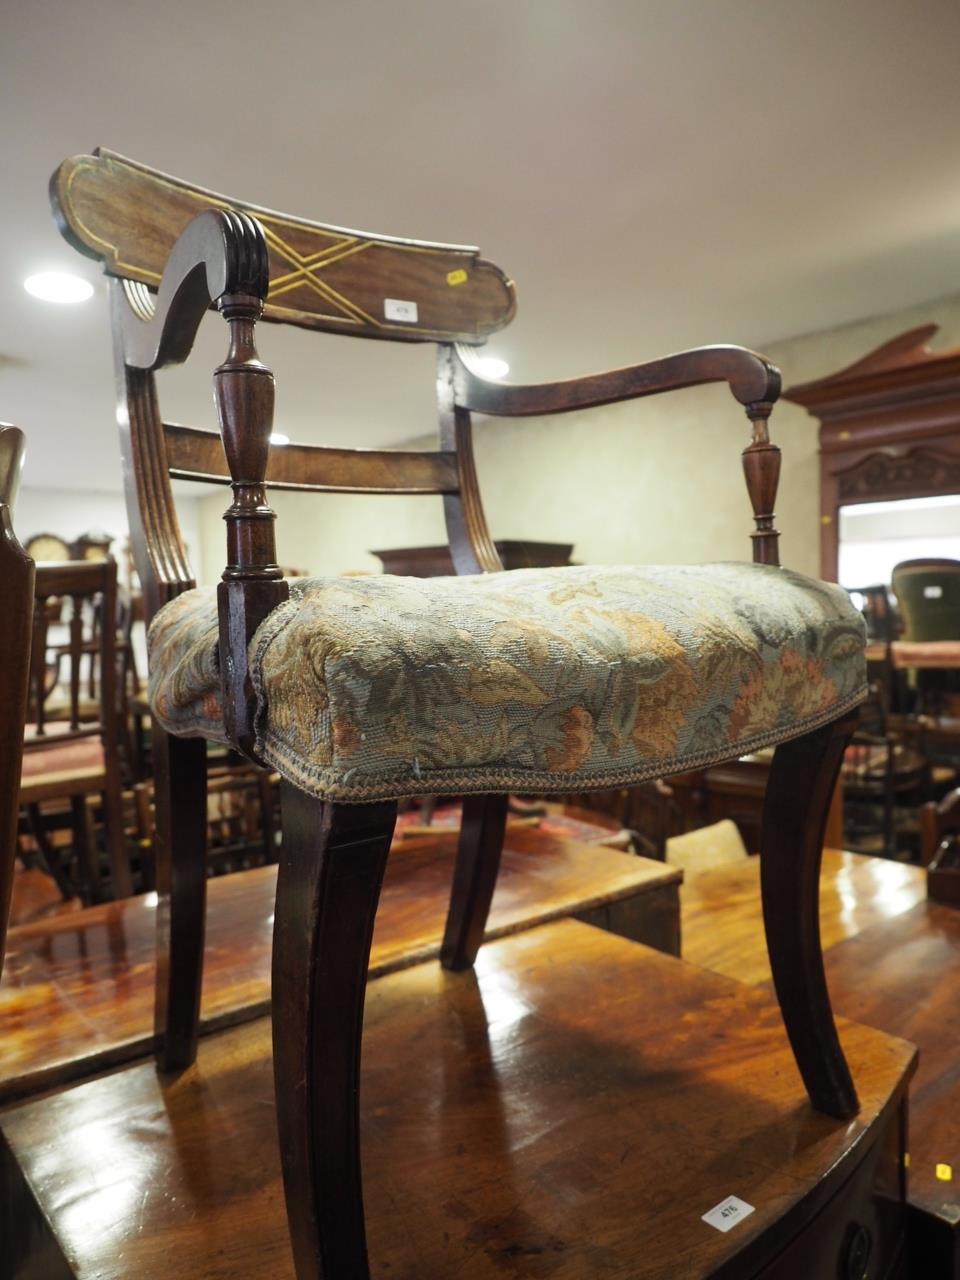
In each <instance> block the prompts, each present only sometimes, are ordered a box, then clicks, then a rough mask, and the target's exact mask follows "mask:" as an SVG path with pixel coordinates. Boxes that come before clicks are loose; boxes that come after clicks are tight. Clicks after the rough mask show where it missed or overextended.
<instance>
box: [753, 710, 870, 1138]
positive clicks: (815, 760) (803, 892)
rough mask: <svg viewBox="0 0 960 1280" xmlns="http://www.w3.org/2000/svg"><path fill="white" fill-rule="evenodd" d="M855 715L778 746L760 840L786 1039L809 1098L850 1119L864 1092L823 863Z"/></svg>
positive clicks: (768, 931) (768, 929) (770, 948)
mask: <svg viewBox="0 0 960 1280" xmlns="http://www.w3.org/2000/svg"><path fill="white" fill-rule="evenodd" d="M855 723H856V716H855V715H854V716H845V717H844V718H843V719H841V720H837V721H834V722H833V723H832V724H828V725H826V726H825V727H824V728H822V729H817V730H815V731H814V732H812V733H808V734H806V735H805V736H804V737H802V738H796V739H794V741H792V742H786V743H784V744H782V745H781V746H779V747H778V748H777V750H776V754H775V756H774V759H773V764H772V766H771V769H770V779H769V782H768V783H767V794H766V798H765V801H764V806H763V828H762V833H761V838H760V843H761V849H760V857H761V864H760V883H761V893H762V897H763V922H764V928H765V930H766V936H767V949H768V951H769V955H770V967H771V969H772V971H773V981H774V985H775V987H776V991H777V997H778V999H779V1001H780V1009H781V1011H782V1013H783V1020H784V1023H785V1025H786V1029H787V1035H788V1036H789V1038H790V1044H791V1045H792V1047H793V1053H794V1056H795V1058H796V1060H797V1066H798V1067H799V1068H800V1074H801V1076H802V1077H803V1083H804V1085H805V1086H806V1089H807V1093H808V1094H809V1096H810V1101H811V1103H812V1104H813V1106H814V1107H816V1109H817V1110H818V1111H823V1112H826V1114H827V1115H831V1116H837V1117H838V1118H840V1119H849V1117H850V1116H853V1115H855V1114H856V1112H857V1110H858V1109H859V1105H860V1104H859V1102H858V1100H857V1093H856V1090H855V1088H854V1085H853V1080H852V1079H851V1076H850V1069H849V1067H848V1066H847V1061H846V1058H845V1057H844V1055H843V1050H842V1049H841V1047H840V1041H839V1038H838V1036H837V1029H836V1026H835V1025H834V1021H833V1011H832V1009H831V1007H830V996H829V993H828V991H827V983H826V978H825V976H824V971H823V951H822V948H821V945H820V913H819V890H820V862H821V857H822V854H823V835H824V831H825V829H826V822H827V811H828V810H829V807H830V800H831V797H832V795H833V789H834V786H835V784H836V780H837V774H838V773H839V770H840V764H841V762H842V760H843V753H844V749H845V748H846V746H847V743H848V742H849V741H850V737H851V734H852V733H853V728H854V725H855Z"/></svg>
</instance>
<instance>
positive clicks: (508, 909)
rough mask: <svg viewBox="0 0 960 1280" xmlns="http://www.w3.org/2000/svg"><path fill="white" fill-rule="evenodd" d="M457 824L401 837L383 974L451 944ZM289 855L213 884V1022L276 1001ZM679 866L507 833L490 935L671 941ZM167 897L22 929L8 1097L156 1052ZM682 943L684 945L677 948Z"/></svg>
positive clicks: (9, 1024)
mask: <svg viewBox="0 0 960 1280" xmlns="http://www.w3.org/2000/svg"><path fill="white" fill-rule="evenodd" d="M455 848H456V832H451V833H450V834H449V835H447V836H445V837H444V838H442V839H439V840H437V839H427V840H410V841H404V842H403V843H402V844H398V845H396V846H395V847H394V851H393V853H392V854H391V857H390V860H389V863H388V866H387V875H386V880H385V883H384V888H383V893H382V896H381V905H380V911H379V914H378V918H377V927H376V932H375V934H374V941H373V951H372V955H371V973H372V974H374V975H377V974H382V973H386V972H389V971H391V970H393V969H398V968H401V967H403V966H405V965H411V964H415V963H417V962H419V961H422V960H427V959H432V958H435V957H437V956H438V955H439V951H440V940H441V933H442V930H443V923H444V917H445V914H446V907H447V898H448V895H449V892H450V882H451V878H452V875H453V861H454V854H455ZM276 875H277V872H276V867H259V868H256V869H254V870H252V871H244V872H239V873H237V874H236V875H231V876H221V877H218V878H216V879H213V880H211V881H210V882H209V904H208V919H207V946H206V963H205V970H204V983H203V997H202V1004H201V1020H202V1021H201V1027H202V1030H203V1031H204V1032H209V1031H210V1030H211V1029H213V1028H215V1027H220V1026H223V1025H226V1024H229V1023H231V1022H235V1021H237V1020H238V1019H248V1018H252V1017H256V1016H258V1015H259V1014H262V1013H265V1012H266V1011H267V1010H268V1009H269V1007H270V977H269V975H270V956H271V949H272V939H273V914H274V896H275V888H276ZM679 882H680V874H679V872H678V871H676V870H675V869H674V868H673V867H667V866H665V865H664V864H663V863H659V862H652V861H649V860H648V859H644V858H633V857H630V856H629V855H626V854H622V853H617V852H613V851H611V850H609V849H601V848H596V847H593V846H587V845H583V844H580V843H578V842H575V841H572V840H564V839H560V838H558V837H555V836H547V835H544V834H541V833H539V832H535V831H516V832H511V833H510V834H509V835H508V837H507V847H506V849H505V850H504V854H503V861H502V865H501V871H500V877H499V880H498V884H497V891H496V894H495V896H494V901H493V908H492V912H491V918H490V927H489V931H488V936H491V937H497V936H501V935H503V934H507V933H513V932H516V931H517V930H520V929H523V928H527V927H529V926H530V925H532V924H536V923H541V922H543V921H546V920H551V919H555V918H558V917H560V916H563V915H566V914H569V913H571V912H575V911H582V912H584V913H587V914H589V916H590V918H591V919H593V920H595V922H596V923H603V924H605V925H607V926H608V927H612V928H615V929H619V930H620V931H621V932H627V933H630V934H631V936H634V937H638V938H641V939H650V940H651V941H656V942H659V943H661V944H663V945H669V944H671V941H672V940H675V939H677V936H678V930H677V910H678V908H677V889H678V886H679ZM155 932H156V899H155V897H153V896H150V895H148V896H146V897H137V898H127V899H124V900H123V901H121V902H114V903H109V904H104V905H102V906H99V907H93V908H89V909H87V910H85V911H79V912H72V913H70V914H69V915H64V916H61V917H59V918H57V919H55V920H40V921H36V922H35V923H32V924H29V925H22V926H20V927H19V928H16V929H12V930H11V931H10V941H9V945H8V958H7V967H6V971H5V972H4V976H3V982H2V984H0V1019H2V1025H3V1037H2V1039H0V1101H4V1100H8V1099H10V1098H12V1097H19V1096H23V1095H24V1093H27V1092H31V1091H35V1090H36V1089H39V1088H50V1087H53V1086H54V1085H56V1084H60V1083H62V1082H64V1081H66V1080H71V1079H76V1078H78V1077H79V1076H82V1075H85V1074H90V1073H91V1072H93V1071H95V1070H99V1069H102V1068H104V1067H106V1066H110V1065H113V1064H116V1063H118V1062H126V1061H131V1060H132V1059H133V1058H135V1057H137V1056H140V1055H143V1054H145V1053H148V1052H149V1051H150V1050H151V1048H152V1045H153V980H154V951H155ZM674 949H675V948H674Z"/></svg>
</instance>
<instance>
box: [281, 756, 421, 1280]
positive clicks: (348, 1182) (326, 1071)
mask: <svg viewBox="0 0 960 1280" xmlns="http://www.w3.org/2000/svg"><path fill="white" fill-rule="evenodd" d="M281 804H282V814H283V841H282V845H281V852H280V868H279V872H278V877H277V906H276V919H275V923H274V935H273V1063H274V1081H275V1086H276V1098H277V1127H278V1129H279V1136H280V1153H281V1161H282V1165H283V1182H284V1191H285V1194H286V1201H287V1217H288V1220H289V1226H290V1238H291V1244H292V1246H293V1257H294V1264H295V1267H296V1273H297V1276H298V1280H367V1278H368V1276H369V1269H368V1266H367V1248H366V1234H365V1230H364V1218H363V1193H362V1185H361V1176H360V1135H359V1123H360V1113H359V1088H360V1041H361V1034H362V1029H363V1002H364V994H365V988H366V980H367V966H368V963H369V958H370V943H371V939H372V937H373V922H374V917H375V915H376V910H377V902H378V900H379V897H380V886H381V884H382V882H383V873H384V868H385V866H386V861H387V854H388V852H389V849H390V841H391V838H392V836H393V829H394V825H395V823H396V817H397V805H396V802H389V803H385V804H364V805H337V804H327V803H324V802H323V801H320V800H316V799H314V798H313V797H311V796H308V795H305V794H304V793H303V792H302V791H298V790H297V789H296V788H295V787H293V786H291V785H290V784H289V783H288V782H286V781H284V782H282V783H281Z"/></svg>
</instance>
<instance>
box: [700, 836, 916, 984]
mask: <svg viewBox="0 0 960 1280" xmlns="http://www.w3.org/2000/svg"><path fill="white" fill-rule="evenodd" d="M926 892H927V890H926V877H925V875H924V873H923V871H922V870H921V869H920V868H919V867H911V866H907V865H905V864H904V863H902V862H890V861H887V860H886V859H882V858H868V857H864V856H863V855H861V854H856V853H841V852H840V851H839V850H836V849H825V850H824V853H823V864H822V871H821V878H820V937H821V940H822V943H823V949H824V951H825V952H826V951H828V950H829V949H830V948H831V947H833V946H835V945H836V944H837V943H838V942H842V941H843V940H844V939H846V938H850V937H853V936H854V935H855V934H858V933H860V932H862V931H863V930H864V929H867V928H869V927H870V926H871V925H874V924H877V923H880V922H882V921H888V920H891V919H893V918H894V917H896V916H898V915H901V914H902V913H903V912H905V911H908V910H909V909H910V908H911V907H912V906H914V905H915V904H916V903H918V902H921V901H922V900H923V899H924V898H925V896H926ZM680 902H681V927H682V931H683V957H684V959H685V960H689V961H691V962H692V963H693V964H699V965H702V966H703V967H704V968H705V969H712V970H713V971H714V972H715V973H724V974H726V975H727V976H728V977H730V978H736V979H737V980H738V981H739V982H750V983H754V982H769V980H770V965H769V962H768V960H767V949H766V946H765V945H764V940H763V914H762V910H761V906H760V860H759V859H758V858H749V859H747V860H746V861H744V862H740V863H737V864H736V865H735V866H730V867H720V868H718V869H717V870H715V871H704V872H701V873H700V874H699V875H692V876H688V877H687V880H686V882H685V883H684V886H683V890H682V892H681V895H680Z"/></svg>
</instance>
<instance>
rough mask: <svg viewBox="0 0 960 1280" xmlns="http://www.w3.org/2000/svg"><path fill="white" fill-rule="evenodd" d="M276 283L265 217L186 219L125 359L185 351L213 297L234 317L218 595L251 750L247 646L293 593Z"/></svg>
mask: <svg viewBox="0 0 960 1280" xmlns="http://www.w3.org/2000/svg"><path fill="white" fill-rule="evenodd" d="M268 288H269V268H268V261H267V244H266V240H265V238H264V234H263V230H262V228H261V226H260V224H259V223H258V222H257V221H256V220H255V219H254V218H252V217H250V216H249V215H247V214H243V213H236V212H234V211H231V210H224V209H211V210H208V211H206V212H205V213H201V214H199V215H198V216H197V217H196V218H194V219H193V221H192V222H190V223H189V224H188V226H187V227H186V228H185V230H184V231H183V233H182V234H181V236H180V237H179V239H178V240H177V242H176V244H175V245H174V247H173V249H172V250H171V252H170V257H169V259H168V260H167V265H166V268H165V269H164V273H163V278H162V280H161V282H160V289H159V292H158V294H157V298H156V302H155V304H154V303H153V301H152V299H151V298H150V296H149V295H148V294H146V292H145V291H144V290H142V288H141V289H139V290H136V291H135V292H133V293H131V294H128V298H129V300H130V302H131V307H130V308H129V309H128V310H127V312H126V313H125V318H124V330H123V345H124V359H125V361H126V363H127V364H128V365H129V366H131V367H133V368H139V369H149V370H153V369H158V368H161V367H163V366H164V365H167V364H173V363H178V362H180V361H183V360H185V359H186V357H187V356H188V355H189V353H190V350H191V348H192V346H193V343H194V339H195V338H196V334H197V329H198V328H199V326H200V321H201V320H202V319H203V316H204V313H205V312H206V311H207V310H208V309H209V307H210V306H211V305H215V306H216V307H217V309H218V310H219V311H220V313H221V314H222V315H223V317H224V319H225V320H226V321H227V323H228V325H229V329H230V345H229V350H228V352H227V357H226V359H225V361H224V362H223V364H222V365H220V367H219V368H218V369H216V370H215V372H214V375H213V380H214V396H215V400H216V405H217V415H218V418H219V422H220V435H221V438H222V440H223V449H224V453H225V454H226V459H227V466H228V467H229V470H230V480H231V485H232V487H233V502H232V503H231V505H230V506H229V507H228V508H227V511H226V512H225V514H224V519H225V520H226V522H227V566H226V568H225V569H224V571H223V578H222V581H221V583H220V585H219V588H218V594H217V599H218V606H219V614H220V672H221V691H222V696H223V706H224V717H225V721H226V727H227V733H228V735H229V737H230V740H231V742H232V743H233V744H234V746H236V747H237V748H238V749H239V750H241V751H243V752H244V753H245V754H246V755H248V756H251V757H252V758H256V757H255V752H254V731H253V709H254V698H253V690H252V687H251V683H250V676H249V672H248V669H247V648H248V645H249V642H250V640H251V639H252V637H253V633H254V632H255V631H256V629H257V627H258V626H259V625H260V623H261V622H262V621H263V620H264V618H265V617H266V616H267V615H268V614H269V613H270V612H271V611H272V610H273V609H275V608H276V607H277V605H278V604H280V603H281V602H282V601H283V600H285V599H286V598H287V594H288V593H287V586H286V583H285V582H284V581H283V575H282V573H281V570H280V568H279V566H278V565H277V553H276V538H275V535H274V527H273V526H274V520H275V515H274V512H273V511H272V510H271V509H270V507H269V505H268V503H267V497H266V489H265V477H266V470H267V460H268V457H269V451H270V435H271V432H272V430H273V403H274V382H273V374H272V373H271V372H270V370H269V369H268V368H267V367H266V366H265V365H264V364H263V363H262V362H261V361H260V359H259V357H258V355H257V348H256V341H255V329H256V322H257V320H258V319H259V318H260V315H261V313H262V311H263V304H264V301H265V299H266V296H267V291H268ZM135 289H136V287H135ZM151 311H152V314H151Z"/></svg>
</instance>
